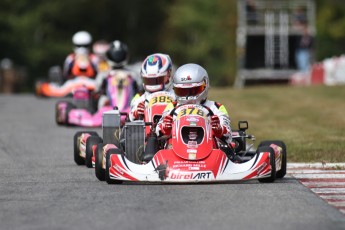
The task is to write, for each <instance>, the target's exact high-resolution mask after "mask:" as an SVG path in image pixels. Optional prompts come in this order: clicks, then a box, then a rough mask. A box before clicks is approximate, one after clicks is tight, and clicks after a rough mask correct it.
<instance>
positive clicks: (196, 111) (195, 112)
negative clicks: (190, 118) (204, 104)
mask: <svg viewBox="0 0 345 230" xmlns="http://www.w3.org/2000/svg"><path fill="white" fill-rule="evenodd" d="M185 115H199V116H201V117H206V115H207V114H205V112H204V111H203V110H201V109H199V108H195V107H192V108H184V109H181V110H180V111H179V113H178V115H177V119H179V118H181V117H182V116H185Z"/></svg>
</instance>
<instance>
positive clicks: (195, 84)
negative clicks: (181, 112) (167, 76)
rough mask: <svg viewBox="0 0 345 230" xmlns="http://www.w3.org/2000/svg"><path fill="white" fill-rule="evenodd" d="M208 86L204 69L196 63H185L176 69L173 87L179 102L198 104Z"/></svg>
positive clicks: (205, 95)
mask: <svg viewBox="0 0 345 230" xmlns="http://www.w3.org/2000/svg"><path fill="white" fill-rule="evenodd" d="M209 87H210V84H209V78H208V74H207V72H206V70H205V69H204V68H203V67H201V66H200V65H197V64H185V65H183V66H181V67H180V68H178V69H177V70H176V73H175V75H174V77H173V88H174V92H175V95H176V99H177V102H178V103H179V104H200V103H201V102H202V101H204V100H206V99H207V94H208V89H209Z"/></svg>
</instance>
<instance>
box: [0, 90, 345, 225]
mask: <svg viewBox="0 0 345 230" xmlns="http://www.w3.org/2000/svg"><path fill="white" fill-rule="evenodd" d="M55 102H56V100H54V99H37V98H35V97H34V96H33V95H30V94H26V95H12V96H6V95H0V125H1V126H0V229H1V230H2V229H4V230H5V229H6V230H7V229H8V230H11V229H35V230H39V229H83V230H87V229H172V230H176V229H188V230H189V229H198V230H203V229H227V230H229V229H266V230H270V229H303V230H308V229H311V230H317V229H320V230H321V229H322V230H324V229H345V216H344V214H342V213H341V212H339V211H338V210H337V209H335V208H334V207H332V206H330V205H328V204H327V203H326V202H325V201H323V200H322V199H321V198H319V197H317V196H316V195H315V194H314V193H312V192H311V191H310V190H309V189H308V188H306V187H304V186H303V185H301V184H300V183H299V182H298V181H297V180H295V179H293V178H291V177H287V178H284V179H282V180H279V181H276V182H275V183H273V184H261V183H259V182H257V181H251V182H244V183H226V184H194V185H193V184H187V185H161V184H159V185H153V184H128V183H127V184H122V185H108V184H106V183H104V182H99V181H98V180H97V178H96V177H95V176H94V171H93V170H92V169H87V168H86V167H85V166H77V165H76V164H75V163H74V162H73V152H72V147H73V146H72V143H73V141H72V139H73V135H74V133H75V132H76V131H78V130H81V129H80V128H66V127H58V126H56V124H55V122H54V105H55ZM95 130H96V131H99V129H95Z"/></svg>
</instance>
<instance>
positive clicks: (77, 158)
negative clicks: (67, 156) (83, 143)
mask: <svg viewBox="0 0 345 230" xmlns="http://www.w3.org/2000/svg"><path fill="white" fill-rule="evenodd" d="M82 133H84V132H82V131H80V132H76V133H75V134H74V137H73V149H74V162H75V163H76V164H77V165H83V164H85V159H84V158H82V157H81V156H80V152H79V146H80V136H81V134H82Z"/></svg>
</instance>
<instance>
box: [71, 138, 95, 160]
mask: <svg viewBox="0 0 345 230" xmlns="http://www.w3.org/2000/svg"><path fill="white" fill-rule="evenodd" d="M83 133H89V134H90V135H91V136H98V134H97V133H96V132H93V131H90V132H87V131H86V132H85V131H79V132H76V133H75V134H74V137H73V153H74V162H75V163H76V164H77V165H84V164H85V159H84V158H83V157H81V156H80V154H79V145H80V141H79V137H80V136H81V134H83Z"/></svg>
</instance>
